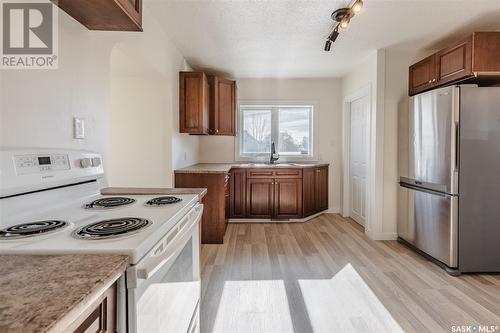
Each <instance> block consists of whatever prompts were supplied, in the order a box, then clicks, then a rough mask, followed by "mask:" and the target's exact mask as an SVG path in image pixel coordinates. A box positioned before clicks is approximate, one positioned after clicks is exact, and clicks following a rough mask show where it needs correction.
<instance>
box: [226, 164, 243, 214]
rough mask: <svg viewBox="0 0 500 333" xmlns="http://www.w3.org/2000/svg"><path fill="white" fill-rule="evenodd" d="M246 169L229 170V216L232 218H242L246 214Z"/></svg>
mask: <svg viewBox="0 0 500 333" xmlns="http://www.w3.org/2000/svg"><path fill="white" fill-rule="evenodd" d="M246 175H247V170H246V169H244V168H234V169H232V170H231V179H230V183H231V185H230V187H231V189H230V195H229V216H230V217H232V218H244V217H246V216H247V202H246V197H247V193H246V187H247V176H246Z"/></svg>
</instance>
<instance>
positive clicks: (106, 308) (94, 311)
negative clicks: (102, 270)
mask: <svg viewBox="0 0 500 333" xmlns="http://www.w3.org/2000/svg"><path fill="white" fill-rule="evenodd" d="M116 311H117V309H116V283H115V284H113V285H112V286H111V287H110V288H109V289H108V290H107V291H106V292H104V294H103V295H102V296H101V297H100V298H99V300H98V301H97V302H96V303H95V304H92V305H91V306H90V307H89V308H88V310H87V311H85V312H84V314H83V315H82V317H81V318H78V319H77V320H76V321H75V322H74V323H73V324H71V326H70V327H69V328H68V330H66V331H68V332H74V333H103V332H116ZM73 327H76V328H73Z"/></svg>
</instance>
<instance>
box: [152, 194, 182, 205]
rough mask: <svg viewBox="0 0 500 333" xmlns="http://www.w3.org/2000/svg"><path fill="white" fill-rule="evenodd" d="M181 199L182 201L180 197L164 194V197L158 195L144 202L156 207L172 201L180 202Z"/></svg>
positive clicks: (172, 202)
mask: <svg viewBox="0 0 500 333" xmlns="http://www.w3.org/2000/svg"><path fill="white" fill-rule="evenodd" d="M181 201H182V199H181V198H177V197H170V196H165V197H158V198H154V199H151V200H149V201H147V202H146V205H148V206H157V207H158V206H165V205H170V204H174V203H177V202H181Z"/></svg>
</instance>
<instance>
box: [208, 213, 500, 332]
mask: <svg viewBox="0 0 500 333" xmlns="http://www.w3.org/2000/svg"><path fill="white" fill-rule="evenodd" d="M201 261H202V263H201V264H202V301H201V329H202V332H203V333H208V332H227V333H236V332H256V333H257V332H259V333H260V332H273V333H274V332H298V333H299V332H300V333H302V332H304V333H305V332H383V333H387V332H452V327H453V325H460V326H462V325H465V326H469V325H473V324H479V325H488V326H490V325H492V326H500V276H499V275H462V276H460V277H452V276H449V275H448V274H447V273H445V272H444V271H443V270H442V269H441V268H439V267H437V266H435V265H434V264H433V263H431V262H429V261H427V260H426V259H424V258H423V257H421V256H420V255H418V254H416V253H414V252H413V251H411V250H409V249H408V248H406V247H405V246H403V245H401V244H399V243H397V242H396V241H377V242H375V241H372V240H370V239H369V238H368V237H366V236H365V235H364V232H363V229H362V228H361V227H360V226H358V225H357V224H356V223H354V222H352V221H351V220H348V219H344V218H342V217H341V216H339V215H336V214H324V215H321V216H319V217H317V218H315V219H313V220H311V221H309V222H306V223H292V224H288V223H282V224H278V223H274V224H262V223H253V224H230V225H229V226H228V229H227V232H226V238H225V242H224V244H223V245H204V246H203V247H202V259H201ZM497 331H498V332H500V331H499V330H498V329H497Z"/></svg>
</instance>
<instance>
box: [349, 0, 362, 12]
mask: <svg viewBox="0 0 500 333" xmlns="http://www.w3.org/2000/svg"><path fill="white" fill-rule="evenodd" d="M362 8H363V0H356V2H355V3H354V5H352V11H353V12H354V13H355V14H357V13H359V12H360V11H361V9H362Z"/></svg>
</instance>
